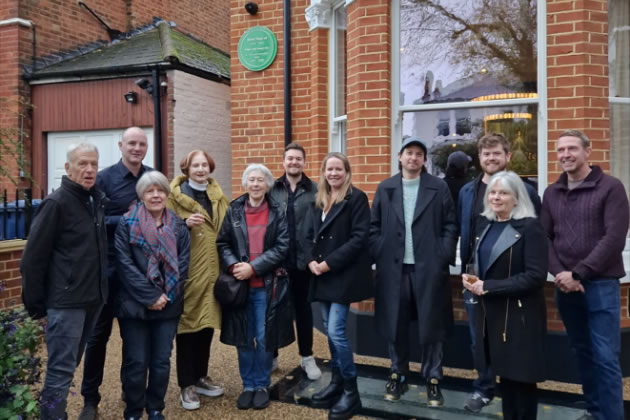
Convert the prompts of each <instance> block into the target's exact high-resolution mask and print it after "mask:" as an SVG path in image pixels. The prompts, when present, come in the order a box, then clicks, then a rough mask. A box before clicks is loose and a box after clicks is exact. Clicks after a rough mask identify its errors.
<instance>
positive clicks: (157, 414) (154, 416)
mask: <svg viewBox="0 0 630 420" xmlns="http://www.w3.org/2000/svg"><path fill="white" fill-rule="evenodd" d="M149 420H164V415H163V414H162V412H161V411H157V410H155V411H151V412H150V413H149Z"/></svg>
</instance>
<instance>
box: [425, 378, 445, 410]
mask: <svg viewBox="0 0 630 420" xmlns="http://www.w3.org/2000/svg"><path fill="white" fill-rule="evenodd" d="M427 403H428V404H429V407H441V406H443V405H444V397H443V396H442V391H440V382H439V381H438V380H437V379H435V378H431V379H429V382H427Z"/></svg>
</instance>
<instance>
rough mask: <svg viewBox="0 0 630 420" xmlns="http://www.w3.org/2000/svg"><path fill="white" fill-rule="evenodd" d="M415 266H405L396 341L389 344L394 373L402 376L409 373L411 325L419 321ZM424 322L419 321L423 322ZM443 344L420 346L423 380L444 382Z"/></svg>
mask: <svg viewBox="0 0 630 420" xmlns="http://www.w3.org/2000/svg"><path fill="white" fill-rule="evenodd" d="M415 276H416V273H415V269H414V266H413V265H406V264H405V265H403V274H402V278H401V279H400V281H401V284H400V302H399V306H398V324H397V326H396V341H395V342H393V343H389V357H390V359H391V360H392V372H396V373H398V374H400V375H407V374H408V373H409V325H410V324H411V321H413V320H417V319H418V315H417V310H416V298H415V296H414V294H413V287H412V284H413V282H414V281H415ZM421 321H422V320H418V322H421ZM442 346H443V343H442V342H435V343H424V344H421V345H420V347H421V348H420V350H421V351H422V355H421V357H420V363H421V364H422V366H421V368H420V374H421V375H422V377H423V378H425V379H427V380H429V379H431V378H434V379H437V380H442V358H443V357H442V356H443V354H442Z"/></svg>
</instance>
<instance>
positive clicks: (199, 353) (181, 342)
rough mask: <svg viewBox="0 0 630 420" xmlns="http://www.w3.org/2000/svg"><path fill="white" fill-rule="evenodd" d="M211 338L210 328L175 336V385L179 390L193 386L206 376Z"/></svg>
mask: <svg viewBox="0 0 630 420" xmlns="http://www.w3.org/2000/svg"><path fill="white" fill-rule="evenodd" d="M213 336H214V329H212V328H204V329H203V330H200V331H197V332H194V333H187V334H177V335H176V336H175V343H176V344H177V350H176V353H177V354H176V357H175V359H176V362H177V363H176V364H177V384H178V385H179V387H180V388H186V387H187V386H191V385H195V384H196V383H197V381H198V380H199V379H201V378H205V377H206V376H208V362H209V361H210V346H211V345H212V337H213Z"/></svg>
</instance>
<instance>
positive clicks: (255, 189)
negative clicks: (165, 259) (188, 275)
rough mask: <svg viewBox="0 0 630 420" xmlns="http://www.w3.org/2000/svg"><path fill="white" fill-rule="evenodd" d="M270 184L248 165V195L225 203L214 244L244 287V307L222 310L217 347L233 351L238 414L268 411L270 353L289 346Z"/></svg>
mask: <svg viewBox="0 0 630 420" xmlns="http://www.w3.org/2000/svg"><path fill="white" fill-rule="evenodd" d="M272 184H273V177H272V175H271V172H270V171H269V169H267V168H266V167H265V166H263V165H260V164H252V165H249V166H248V167H247V168H246V169H245V171H244V172H243V187H245V190H246V191H247V193H246V194H244V195H242V196H240V197H239V198H237V199H236V200H234V201H232V203H230V206H229V207H228V209H227V212H226V213H225V218H224V219H223V225H221V230H220V232H219V236H218V238H217V248H218V250H219V258H220V259H221V264H222V265H223V267H225V269H226V270H227V271H228V272H230V273H231V274H232V275H233V276H234V277H235V278H236V279H237V280H241V281H247V282H248V285H249V292H248V296H247V303H246V305H245V306H244V307H242V308H237V309H234V308H223V313H222V319H221V338H220V339H221V342H222V343H224V344H228V345H233V346H236V347H237V352H238V366H239V371H240V375H241V380H242V382H243V392H242V393H241V395H240V396H239V397H238V399H237V401H236V406H237V407H238V408H239V409H241V410H246V409H248V408H255V409H262V408H265V407H267V405H269V393H268V389H267V388H268V387H269V384H270V382H271V363H272V360H273V351H274V350H275V349H277V348H279V347H284V346H287V345H289V344H291V343H292V342H293V340H294V334H293V313H292V310H291V303H290V298H289V290H288V287H289V283H288V277H287V274H286V271H284V269H283V268H282V267H281V264H282V262H283V261H284V259H285V258H286V254H287V252H288V250H289V231H288V227H287V222H286V218H285V215H284V211H283V210H282V209H281V208H280V207H279V206H278V205H277V204H276V203H275V202H274V201H273V200H272V199H271V198H270V197H269V195H268V194H267V191H269V188H271V185H272ZM254 340H255V343H254Z"/></svg>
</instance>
